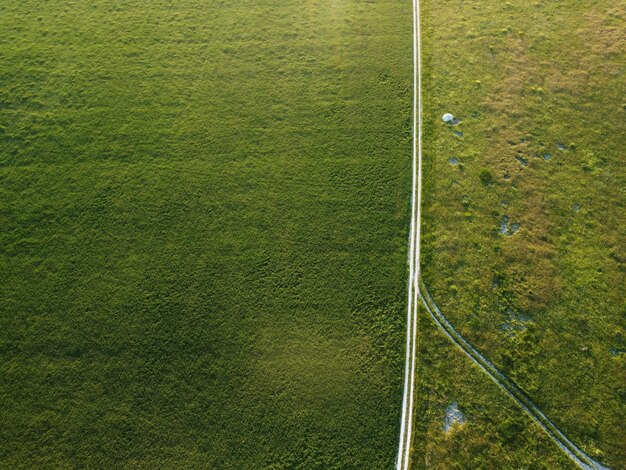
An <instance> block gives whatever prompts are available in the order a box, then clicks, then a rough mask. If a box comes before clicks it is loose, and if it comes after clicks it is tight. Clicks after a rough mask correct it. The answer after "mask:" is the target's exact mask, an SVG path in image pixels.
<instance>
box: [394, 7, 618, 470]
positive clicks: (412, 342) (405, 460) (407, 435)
mask: <svg viewBox="0 0 626 470" xmlns="http://www.w3.org/2000/svg"><path fill="white" fill-rule="evenodd" d="M412 3H413V129H412V135H413V137H412V147H413V148H412V161H413V165H412V172H413V176H412V189H411V228H410V233H409V256H408V265H409V281H408V308H407V333H406V357H405V370H404V391H403V397H402V418H401V423H400V442H399V445H398V455H397V458H396V469H397V470H408V469H409V467H410V450H411V432H412V422H413V399H414V390H415V361H416V342H417V313H418V304H419V301H420V300H421V301H422V303H423V304H424V306H425V308H426V310H427V311H428V313H429V315H430V316H431V318H432V319H433V320H434V322H435V323H436V324H437V326H438V327H439V328H440V329H441V330H442V331H443V332H444V334H445V335H446V336H447V337H448V339H449V340H450V341H452V343H454V344H455V345H456V346H457V347H458V348H459V349H461V351H462V352H463V353H464V354H465V355H466V356H467V357H469V358H470V359H471V360H472V361H474V363H475V364H476V365H478V367H480V368H481V369H482V370H483V372H485V373H486V374H487V375H488V376H489V378H491V379H492V380H493V381H494V382H495V383H496V384H497V385H498V387H500V389H502V390H503V391H504V392H505V393H506V394H507V395H509V397H511V398H512V399H513V400H514V401H515V402H516V403H517V404H518V405H519V406H520V407H521V408H522V409H523V410H524V411H525V412H526V413H527V414H528V415H529V416H530V417H531V418H532V419H533V420H534V421H535V422H536V423H537V424H538V425H539V426H540V427H541V429H543V430H544V431H545V432H546V434H547V435H548V436H549V437H550V439H552V441H554V443H555V444H556V445H557V446H559V448H560V449H561V450H562V451H563V452H564V453H565V454H566V455H567V456H568V457H569V458H570V459H571V460H572V461H573V462H574V463H576V465H578V466H579V467H580V468H583V469H585V470H608V469H607V468H606V467H603V466H602V465H601V464H599V463H598V462H596V461H595V460H593V459H592V458H591V457H589V456H588V455H587V454H586V453H585V452H583V451H582V450H581V449H579V448H578V447H577V446H576V445H575V444H574V443H573V442H571V441H570V440H569V439H568V438H567V437H566V436H565V435H564V434H563V433H562V432H561V431H560V430H559V429H558V428H557V427H556V426H555V425H554V424H553V423H552V422H551V421H550V420H549V419H548V418H547V417H546V415H544V414H543V412H542V411H541V410H540V409H539V408H537V406H536V405H535V404H534V403H533V402H532V401H531V400H530V398H528V396H527V395H526V394H525V393H524V392H523V391H522V390H521V389H520V388H519V387H517V385H515V384H514V383H513V382H512V381H511V380H510V379H509V378H508V377H506V376H505V375H504V374H502V373H501V372H500V371H499V370H498V369H496V367H495V366H494V365H493V364H492V363H491V362H489V361H488V360H487V359H486V358H485V357H484V356H483V355H482V354H480V353H479V352H478V351H477V350H476V349H475V348H474V347H473V346H472V345H471V344H469V343H468V342H467V341H466V340H465V338H463V337H462V336H461V335H460V334H459V333H458V332H457V331H456V329H454V327H453V326H452V325H451V324H450V322H449V321H448V320H447V318H446V317H445V316H444V315H443V314H442V313H441V311H440V310H439V308H438V307H437V305H436V304H435V302H434V301H433V300H432V298H431V296H430V293H429V292H428V290H427V289H426V286H425V285H424V283H423V281H421V279H420V237H421V230H420V219H421V195H422V74H421V68H422V67H421V32H420V0H412Z"/></svg>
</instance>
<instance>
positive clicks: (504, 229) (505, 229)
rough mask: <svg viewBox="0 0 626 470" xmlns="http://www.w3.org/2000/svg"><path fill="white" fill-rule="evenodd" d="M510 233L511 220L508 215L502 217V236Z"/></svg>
mask: <svg viewBox="0 0 626 470" xmlns="http://www.w3.org/2000/svg"><path fill="white" fill-rule="evenodd" d="M508 231H509V218H508V217H507V216H506V215H503V216H502V220H501V221H500V230H499V232H500V234H501V235H504V234H506V233H507V232H508Z"/></svg>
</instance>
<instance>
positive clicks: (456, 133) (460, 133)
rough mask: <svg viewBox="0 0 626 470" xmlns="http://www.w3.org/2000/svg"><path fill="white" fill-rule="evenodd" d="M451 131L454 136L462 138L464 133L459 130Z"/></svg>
mask: <svg viewBox="0 0 626 470" xmlns="http://www.w3.org/2000/svg"><path fill="white" fill-rule="evenodd" d="M453 132H454V135H455V136H457V137H461V138H463V135H464V134H463V133H462V132H461V131H453Z"/></svg>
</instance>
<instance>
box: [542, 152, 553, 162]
mask: <svg viewBox="0 0 626 470" xmlns="http://www.w3.org/2000/svg"><path fill="white" fill-rule="evenodd" d="M551 158H552V155H550V154H549V153H544V154H543V159H544V160H546V161H547V160H550V159H551Z"/></svg>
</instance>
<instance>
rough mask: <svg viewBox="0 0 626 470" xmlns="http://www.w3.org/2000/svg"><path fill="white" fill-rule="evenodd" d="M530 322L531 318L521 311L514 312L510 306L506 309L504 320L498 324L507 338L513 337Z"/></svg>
mask: <svg viewBox="0 0 626 470" xmlns="http://www.w3.org/2000/svg"><path fill="white" fill-rule="evenodd" d="M530 323H534V322H533V319H532V318H530V317H529V316H527V315H524V314H523V313H519V312H516V311H515V310H513V309H512V308H508V309H507V310H506V321H504V323H502V324H501V325H500V329H501V330H502V331H504V332H505V333H506V335H507V336H508V337H509V338H512V337H514V336H515V335H516V334H517V333H520V332H522V331H524V330H526V329H527V328H528V325H529V324H530Z"/></svg>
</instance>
